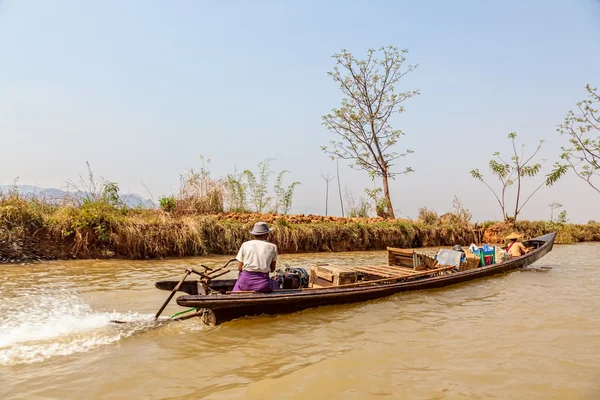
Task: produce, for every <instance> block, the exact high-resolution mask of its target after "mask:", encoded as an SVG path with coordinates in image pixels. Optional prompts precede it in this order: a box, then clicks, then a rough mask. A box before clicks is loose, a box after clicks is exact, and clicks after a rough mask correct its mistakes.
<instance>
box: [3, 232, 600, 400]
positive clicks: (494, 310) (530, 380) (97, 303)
mask: <svg viewBox="0 0 600 400" xmlns="http://www.w3.org/2000/svg"><path fill="white" fill-rule="evenodd" d="M226 259H227V257H213V258H188V259H177V260H163V261H123V260H110V261H98V260H90V261H56V262H48V263H40V264H34V265H25V266H0V300H1V302H0V399H3V400H8V399H82V398H83V399H201V398H202V399H204V398H205V399H271V398H277V399H296V398H297V399H311V400H316V399H323V398H326V399H338V398H343V399H371V398H373V399H375V398H377V399H379V398H398V399H487V398H498V399H512V398H514V399H600V268H599V267H600V262H599V260H600V243H587V244H579V245H572V246H555V248H554V250H553V251H552V252H551V253H550V254H548V255H546V257H544V258H543V259H542V260H540V261H538V262H537V263H535V264H533V265H532V266H530V267H528V268H527V269H525V270H521V271H515V272H511V273H508V274H502V275H496V276H495V277H491V278H484V279H480V280H476V281H472V282H470V283H465V284H460V285H455V286H451V287H448V288H444V289H436V290H427V291H419V292H410V293H404V294H399V295H395V296H392V297H388V298H385V299H380V300H376V301H370V302H367V303H361V304H354V305H346V306H329V307H321V308H317V309H311V310H306V311H303V312H299V313H295V314H289V315H281V316H261V317H252V318H245V319H239V320H236V321H231V322H228V323H225V324H223V325H220V326H218V327H208V328H207V327H202V326H200V324H199V323H198V321H196V320H189V321H185V322H181V323H166V322H165V320H163V319H161V320H159V322H158V323H154V322H153V321H152V319H153V314H154V313H155V312H156V311H157V309H158V308H159V307H160V305H161V304H162V302H163V301H164V300H165V299H166V297H167V295H168V292H164V291H159V290H156V289H155V288H154V281H155V280H163V279H179V278H180V277H181V276H182V272H183V267H184V266H185V265H199V264H200V263H203V264H206V265H219V264H222V263H223V262H224V261H225V260H226ZM315 260H319V261H325V262H331V263H340V264H346V265H359V264H366V263H371V264H372V263H380V264H385V263H386V254H385V253H384V252H358V253H336V254H323V253H320V254H305V255H282V256H280V263H281V262H287V263H290V264H292V265H294V266H304V267H309V266H310V265H311V264H312V263H313V262H314V261H315ZM178 310H179V308H178V307H177V306H176V305H175V304H174V301H173V304H172V305H170V306H169V307H168V308H167V309H166V312H165V315H169V314H172V313H174V312H177V311H178ZM111 319H123V320H128V321H131V323H128V324H123V325H118V324H112V323H110V320H111Z"/></svg>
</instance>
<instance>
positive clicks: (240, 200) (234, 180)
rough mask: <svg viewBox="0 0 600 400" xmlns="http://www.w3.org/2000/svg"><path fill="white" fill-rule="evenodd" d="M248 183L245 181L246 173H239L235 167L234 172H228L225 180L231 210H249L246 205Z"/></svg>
mask: <svg viewBox="0 0 600 400" xmlns="http://www.w3.org/2000/svg"><path fill="white" fill-rule="evenodd" d="M246 191H247V185H246V183H245V182H244V175H242V174H241V173H238V171H237V168H235V167H234V170H233V174H228V175H227V179H226V180H225V194H226V200H227V204H228V206H229V211H233V212H247V211H248V207H247V205H246V198H247V196H246Z"/></svg>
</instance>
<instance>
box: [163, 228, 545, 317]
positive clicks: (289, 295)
mask: <svg viewBox="0 0 600 400" xmlns="http://www.w3.org/2000/svg"><path fill="white" fill-rule="evenodd" d="M555 237H556V233H550V234H547V235H544V236H540V237H537V238H534V239H530V240H527V241H525V242H524V244H525V246H527V247H531V248H533V250H531V251H530V252H529V253H527V254H525V255H523V256H520V257H515V258H511V259H509V260H508V261H504V262H500V263H496V264H492V265H488V266H484V267H479V268H475V269H470V270H464V271H458V272H453V271H449V272H446V273H445V274H436V275H437V276H436V275H433V274H430V275H429V276H428V275H427V273H421V275H420V276H419V277H417V278H415V279H410V280H409V279H406V277H403V278H398V277H394V278H389V279H375V280H372V281H369V280H366V281H363V282H360V283H357V284H350V285H341V286H330V287H324V288H304V289H292V290H281V291H275V292H272V293H244V292H242V293H239V294H210V295H198V294H197V293H198V291H197V286H196V284H195V283H194V282H186V283H187V285H182V286H181V287H180V291H183V292H187V293H189V294H188V295H184V296H180V297H178V298H177V304H178V305H180V306H184V307H192V308H196V309H197V310H198V312H197V313H196V314H197V315H201V313H203V312H204V313H206V312H210V313H211V318H210V322H211V324H221V323H223V322H227V321H230V320H233V319H236V318H240V317H245V316H252V315H261V314H283V313H291V312H295V311H300V310H304V309H307V308H311V307H318V306H324V305H334V304H346V303H355V302H362V301H367V300H373V299H378V298H381V297H386V296H390V295H393V294H396V293H401V292H407V291H412V290H422V289H432V288H441V287H444V286H449V285H453V284H457V283H461V282H467V281H471V280H474V279H478V278H483V277H487V276H491V275H494V274H498V273H503V272H507V271H511V270H514V269H517V268H523V267H526V266H528V265H530V264H532V263H534V262H536V261H537V260H539V259H540V258H542V257H543V256H544V255H546V254H547V253H548V252H549V251H551V250H552V247H553V245H554V239H555ZM442 269H444V268H438V270H442ZM432 275H433V276H432ZM234 283H235V280H222V281H214V282H212V283H211V285H210V286H211V287H212V288H213V289H216V290H218V289H224V288H229V287H232V286H233V284H234ZM176 284H177V282H174V281H163V282H157V283H156V287H157V288H159V289H163V290H172V289H173V288H174V287H175V285H176Z"/></svg>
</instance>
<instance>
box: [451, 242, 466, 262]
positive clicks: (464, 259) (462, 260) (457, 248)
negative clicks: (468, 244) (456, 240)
mask: <svg viewBox="0 0 600 400" xmlns="http://www.w3.org/2000/svg"><path fill="white" fill-rule="evenodd" d="M452 250H454V251H458V252H460V253H462V254H461V256H460V262H465V261H467V254H466V253H465V251H464V250H463V248H462V247H460V245H459V244H457V245H455V246H454V247H453V248H452Z"/></svg>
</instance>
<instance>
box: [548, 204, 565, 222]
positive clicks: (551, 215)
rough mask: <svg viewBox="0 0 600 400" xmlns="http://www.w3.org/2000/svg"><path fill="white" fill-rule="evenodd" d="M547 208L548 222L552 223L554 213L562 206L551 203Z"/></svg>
mask: <svg viewBox="0 0 600 400" xmlns="http://www.w3.org/2000/svg"><path fill="white" fill-rule="evenodd" d="M548 207H550V222H554V212H555V211H556V210H558V209H559V208H562V207H563V205H562V204H560V203H558V202H556V201H553V202H552V203H550V204H548Z"/></svg>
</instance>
